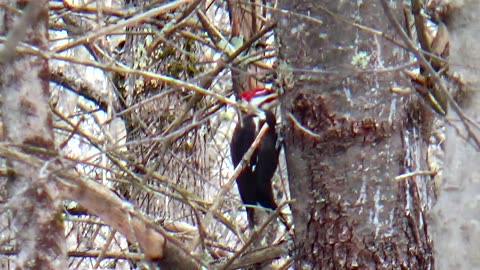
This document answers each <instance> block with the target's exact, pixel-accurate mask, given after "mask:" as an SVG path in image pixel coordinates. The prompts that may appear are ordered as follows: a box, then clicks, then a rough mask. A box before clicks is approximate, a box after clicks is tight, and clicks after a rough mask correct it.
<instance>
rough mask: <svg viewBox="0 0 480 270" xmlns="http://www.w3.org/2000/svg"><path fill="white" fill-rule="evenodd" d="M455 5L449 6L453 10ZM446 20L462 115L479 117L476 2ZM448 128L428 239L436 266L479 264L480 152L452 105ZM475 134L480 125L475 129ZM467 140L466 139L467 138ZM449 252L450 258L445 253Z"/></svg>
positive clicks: (479, 23) (478, 11) (479, 25)
mask: <svg viewBox="0 0 480 270" xmlns="http://www.w3.org/2000/svg"><path fill="white" fill-rule="evenodd" d="M453 7H454V6H452V8H453ZM454 8H455V9H454V10H453V12H452V14H450V18H451V20H450V22H449V24H448V28H449V32H450V38H451V39H450V61H449V63H450V70H451V73H452V74H458V75H460V76H461V78H462V80H464V81H465V83H466V85H465V89H464V91H465V93H463V94H462V95H463V96H466V97H467V98H463V100H459V102H460V105H461V106H462V108H463V110H464V113H465V114H466V115H468V117H470V118H471V119H473V120H474V121H475V122H477V123H478V122H479V121H480V111H479V108H480V104H479V98H480V93H479V91H478V89H479V88H480V79H479V76H478V71H479V70H480V62H479V59H478V52H479V51H480V42H479V40H478V33H479V32H480V19H479V17H478V14H480V2H479V1H476V0H470V1H463V3H462V6H457V7H454ZM448 119H449V122H450V123H451V124H450V125H448V126H447V127H446V142H445V167H446V168H445V173H444V175H445V177H444V180H443V182H442V183H441V185H440V186H439V197H438V201H437V203H436V205H435V208H434V209H433V215H432V220H433V221H434V222H433V223H432V226H431V228H432V232H433V233H432V237H433V239H434V240H435V255H436V258H435V266H436V269H458V270H462V269H476V268H478V262H479V259H480V258H479V256H478V243H479V241H480V225H479V215H478V207H479V206H478V194H480V184H479V182H478V175H479V166H478V164H479V163H480V155H479V154H478V148H477V147H475V143H474V142H473V140H472V137H469V135H468V134H467V131H466V129H465V127H464V126H463V125H462V124H461V122H460V121H459V116H458V114H456V113H455V111H454V110H452V109H450V110H449V114H448ZM473 131H474V133H475V136H477V137H479V136H480V132H479V130H478V129H476V128H473ZM465 138H468V139H467V140H466V139H465ZM446 254H448V256H445V255H446Z"/></svg>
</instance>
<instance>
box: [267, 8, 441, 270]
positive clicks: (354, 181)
mask: <svg viewBox="0 0 480 270" xmlns="http://www.w3.org/2000/svg"><path fill="white" fill-rule="evenodd" d="M278 7H279V8H280V9H282V10H286V11H288V12H289V14H288V15H287V14H286V13H277V15H276V16H277V19H278V22H279V25H278V31H277V38H278V40H279V46H280V47H279V71H280V76H282V81H281V82H282V83H283V84H284V86H285V89H284V90H285V95H284V99H283V102H282V104H283V105H284V106H283V108H282V111H283V117H284V119H285V120H284V121H285V124H286V130H285V136H286V151H285V152H286V158H287V165H288V174H289V180H290V191H291V196H292V199H294V200H295V202H294V203H293V204H292V213H293V219H294V223H295V244H296V246H297V248H298V249H297V250H298V252H297V254H296V255H297V257H296V264H297V267H299V268H301V269H402V268H403V269H430V268H431V267H432V263H433V258H432V255H431V254H432V250H431V249H432V246H431V241H430V239H429V236H428V234H427V231H426V224H425V222H424V211H425V209H426V208H427V207H428V206H429V203H430V199H431V198H430V196H431V195H432V194H433V193H432V191H433V189H432V187H431V185H430V181H429V180H430V177H424V176H413V177H409V178H406V180H403V181H395V180H394V179H395V177H396V176H398V175H401V174H404V173H408V172H414V171H417V170H425V168H426V149H427V144H426V139H427V138H426V137H425V136H428V134H429V132H424V130H421V128H422V127H423V124H424V121H431V119H432V117H433V114H432V113H431V112H430V111H429V109H428V108H427V109H426V107H425V106H423V105H422V104H421V103H419V102H418V99H417V98H416V97H415V96H410V97H408V98H407V97H403V96H399V95H396V94H393V93H392V92H390V87H391V86H405V85H408V82H407V81H405V79H404V78H403V77H402V76H401V73H400V72H399V71H398V70H397V71H395V69H394V67H395V66H396V65H399V64H401V63H405V62H408V60H409V56H408V53H407V52H406V51H404V50H403V49H401V48H399V47H397V46H396V45H394V44H392V43H390V42H387V41H386V40H385V39H383V38H382V37H381V36H378V35H375V34H373V33H370V32H368V31H365V30H362V29H359V28H357V27H355V26H354V25H353V22H355V23H359V24H361V25H364V26H367V27H371V28H373V29H376V30H379V31H383V32H384V33H386V34H388V35H392V36H394V37H395V36H396V33H395V31H394V30H393V28H392V27H391V26H390V24H389V21H388V19H387V17H386V16H385V15H384V13H383V10H382V9H381V7H380V5H379V2H378V1H376V0H371V1H341V2H339V1H322V3H321V4H318V1H279V6H278ZM392 8H394V9H395V10H394V13H395V14H397V20H399V21H402V19H403V15H402V3H401V1H397V2H396V5H395V6H392ZM297 13H298V14H301V15H305V16H308V17H309V18H310V19H309V20H306V19H305V17H302V16H297V15H295V14H297ZM390 68H393V69H392V71H388V70H389V69H390ZM427 117H430V118H429V119H427ZM425 134H426V135H425Z"/></svg>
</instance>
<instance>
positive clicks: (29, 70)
mask: <svg viewBox="0 0 480 270" xmlns="http://www.w3.org/2000/svg"><path fill="white" fill-rule="evenodd" d="M17 4H18V1H9V3H8V5H9V6H10V7H11V8H12V9H5V8H3V9H2V12H1V16H2V20H1V22H2V23H1V24H0V32H1V33H2V35H5V36H7V40H8V41H7V42H6V43H4V46H3V47H2V48H1V53H0V54H1V57H0V58H1V62H2V63H1V65H0V94H1V97H2V100H1V105H0V106H1V107H0V108H1V112H2V121H3V135H4V138H3V140H4V142H5V143H8V144H9V145H10V146H11V147H12V145H14V146H16V147H17V148H19V149H21V150H23V151H24V152H27V153H29V154H31V155H33V156H36V157H39V158H41V159H42V160H43V161H44V162H45V164H46V165H47V164H48V163H49V162H56V161H55V159H54V158H55V147H54V141H53V130H52V116H51V112H50V109H49V105H48V99H49V91H48V79H47V78H48V76H47V74H48V61H47V60H45V59H42V58H41V57H38V56H32V55H17V54H16V47H17V45H18V44H19V43H20V42H21V41H23V42H27V43H29V44H30V45H33V46H35V47H38V48H39V49H41V50H46V49H47V48H48V36H47V23H48V3H47V1H37V2H35V1H32V2H31V3H29V4H28V5H27V6H26V7H25V8H24V9H23V13H22V14H23V16H16V14H18V13H15V12H14V11H13V9H14V8H22V7H21V6H18V5H17ZM7 33H8V34H7ZM7 167H8V168H9V170H10V172H9V176H8V181H7V185H6V187H7V192H8V197H7V202H6V203H5V204H4V205H3V206H4V207H5V208H6V209H8V210H9V213H11V214H12V220H13V224H12V227H11V228H10V229H12V230H13V231H14V233H13V234H14V239H15V244H16V245H15V246H16V247H17V250H18V256H17V257H16V261H15V267H17V268H16V269H66V263H65V262H66V256H65V255H66V247H65V236H64V227H63V220H62V217H61V206H62V204H61V203H62V201H61V198H60V195H59V192H58V190H57V189H56V186H55V183H54V182H53V179H52V177H51V175H50V172H49V171H48V170H47V169H45V168H38V167H37V168H35V167H32V166H29V165H28V164H26V163H23V162H19V161H16V160H9V159H7ZM4 215H5V216H7V214H4ZM3 220H6V219H3ZM2 225H4V224H2Z"/></svg>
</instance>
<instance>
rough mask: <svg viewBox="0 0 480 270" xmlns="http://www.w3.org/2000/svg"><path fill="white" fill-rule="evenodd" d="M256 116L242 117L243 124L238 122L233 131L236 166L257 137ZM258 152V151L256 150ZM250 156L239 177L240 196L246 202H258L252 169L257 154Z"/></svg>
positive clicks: (233, 150) (233, 153)
mask: <svg viewBox="0 0 480 270" xmlns="http://www.w3.org/2000/svg"><path fill="white" fill-rule="evenodd" d="M253 118H254V116H246V117H244V118H243V119H242V122H243V124H241V123H238V124H237V126H236V127H235V130H234V131H233V136H232V142H231V143H230V154H231V156H232V163H233V165H234V166H235V167H237V165H238V164H240V162H241V161H242V158H243V155H245V153H246V152H247V151H248V149H249V148H250V146H251V145H252V143H253V141H254V140H255V137H256V125H255V122H254V120H253ZM255 152H258V151H255ZM255 152H254V153H253V155H252V156H251V158H250V162H249V163H248V164H247V165H246V166H245V167H244V168H243V170H242V172H240V174H239V176H238V177H237V186H238V190H239V193H240V197H241V198H242V201H243V203H244V204H252V205H255V204H256V199H255V176H254V174H253V171H252V167H253V166H254V161H255V158H254V157H255V155H256V153H255Z"/></svg>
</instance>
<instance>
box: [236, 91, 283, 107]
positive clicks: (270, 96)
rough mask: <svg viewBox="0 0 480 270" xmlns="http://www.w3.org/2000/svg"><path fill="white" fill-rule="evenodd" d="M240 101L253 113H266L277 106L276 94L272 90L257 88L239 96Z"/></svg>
mask: <svg viewBox="0 0 480 270" xmlns="http://www.w3.org/2000/svg"><path fill="white" fill-rule="evenodd" d="M240 100H241V102H243V103H244V104H246V105H247V107H248V109H249V110H250V109H252V110H253V111H258V110H261V111H266V110H270V109H272V108H274V107H275V106H277V105H278V94H277V92H275V91H274V90H272V89H268V88H257V89H253V90H250V91H247V92H243V93H242V94H240Z"/></svg>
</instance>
